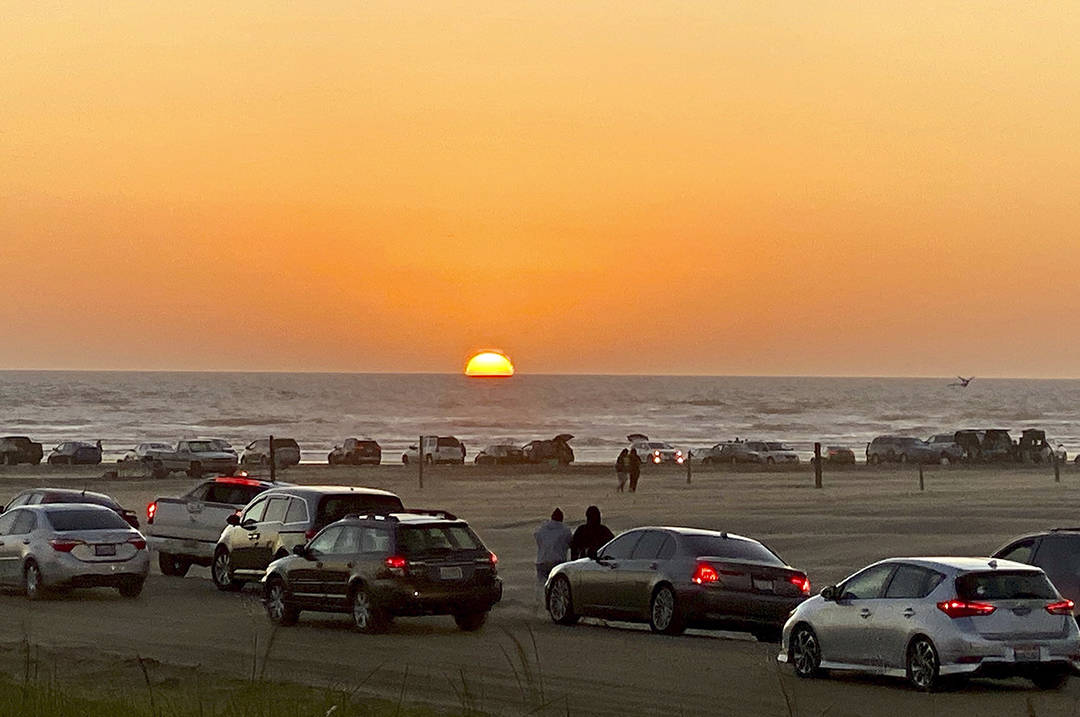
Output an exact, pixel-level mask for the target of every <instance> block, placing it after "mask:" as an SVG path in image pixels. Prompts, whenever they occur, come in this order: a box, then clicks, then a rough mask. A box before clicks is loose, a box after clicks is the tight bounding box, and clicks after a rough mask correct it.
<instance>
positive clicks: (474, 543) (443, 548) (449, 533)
mask: <svg viewBox="0 0 1080 717" xmlns="http://www.w3.org/2000/svg"><path fill="white" fill-rule="evenodd" d="M482 548H483V546H482V545H481V544H480V539H479V538H477V537H476V536H475V535H473V532H472V531H471V530H469V529H468V528H467V527H465V526H464V525H403V526H401V527H400V528H398V552H400V553H401V554H403V555H419V554H421V553H435V552H455V551H458V550H463V551H464V550H469V551H475V550H481V549H482Z"/></svg>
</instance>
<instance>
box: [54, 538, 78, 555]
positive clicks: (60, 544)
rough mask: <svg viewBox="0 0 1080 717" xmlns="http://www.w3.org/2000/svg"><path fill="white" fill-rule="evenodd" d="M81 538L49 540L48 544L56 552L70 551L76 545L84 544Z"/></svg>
mask: <svg viewBox="0 0 1080 717" xmlns="http://www.w3.org/2000/svg"><path fill="white" fill-rule="evenodd" d="M85 544H86V543H84V542H83V541H81V540H50V541H49V545H51V546H52V549H53V550H55V551H57V552H58V553H70V552H71V551H72V549H73V548H74V547H75V546H76V545H85Z"/></svg>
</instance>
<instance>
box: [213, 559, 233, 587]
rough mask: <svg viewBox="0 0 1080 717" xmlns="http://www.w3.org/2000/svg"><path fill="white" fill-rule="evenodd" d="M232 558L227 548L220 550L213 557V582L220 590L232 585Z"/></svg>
mask: <svg viewBox="0 0 1080 717" xmlns="http://www.w3.org/2000/svg"><path fill="white" fill-rule="evenodd" d="M231 572H232V558H230V557H229V551H228V550H222V551H220V552H219V553H218V554H217V557H215V558H214V582H215V583H216V584H217V586H218V587H219V588H221V589H222V590H227V589H228V588H230V587H232V575H231Z"/></svg>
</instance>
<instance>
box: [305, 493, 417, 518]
mask: <svg viewBox="0 0 1080 717" xmlns="http://www.w3.org/2000/svg"><path fill="white" fill-rule="evenodd" d="M399 510H405V507H404V506H403V505H402V504H401V499H400V498H398V497H397V496H396V495H369V494H366V493H351V494H345V495H328V496H326V497H324V498H323V499H322V501H320V502H319V513H318V525H319V526H323V525H329V524H330V523H333V522H334V521H336V520H341V519H342V518H344V517H345V516H346V515H351V514H353V513H356V514H364V513H375V514H378V515H385V514H387V513H393V512H394V511H399Z"/></svg>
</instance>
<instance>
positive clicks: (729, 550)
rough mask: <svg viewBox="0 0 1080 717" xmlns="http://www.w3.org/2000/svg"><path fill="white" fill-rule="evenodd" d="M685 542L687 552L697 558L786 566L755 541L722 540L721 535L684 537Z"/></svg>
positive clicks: (775, 555) (771, 552) (740, 539)
mask: <svg viewBox="0 0 1080 717" xmlns="http://www.w3.org/2000/svg"><path fill="white" fill-rule="evenodd" d="M683 542H684V544H685V545H686V548H687V552H688V553H689V554H691V555H695V556H710V557H716V558H727V559H730V560H748V561H751V562H755V563H764V564H765V565H778V566H781V565H785V563H784V561H783V560H781V559H780V556H778V555H777V554H776V553H774V552H773V551H771V550H769V549H768V548H766V547H765V546H764V545H762V544H761V543H759V542H757V541H754V540H744V539H742V538H721V537H720V536H719V535H687V536H684V537H683Z"/></svg>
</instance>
